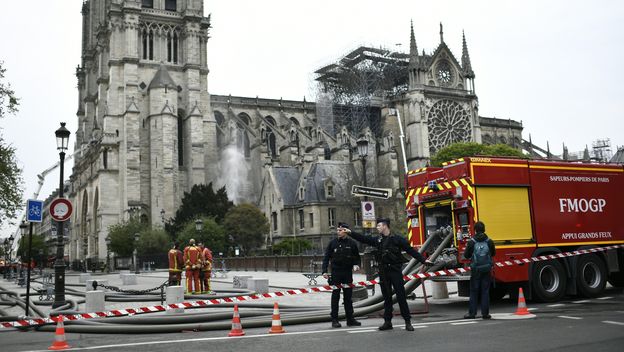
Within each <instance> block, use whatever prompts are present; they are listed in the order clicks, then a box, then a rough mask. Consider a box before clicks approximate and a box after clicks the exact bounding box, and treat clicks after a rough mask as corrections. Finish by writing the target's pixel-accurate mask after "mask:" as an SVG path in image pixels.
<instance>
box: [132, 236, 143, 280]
mask: <svg viewBox="0 0 624 352" xmlns="http://www.w3.org/2000/svg"><path fill="white" fill-rule="evenodd" d="M139 237H141V235H139V234H138V233H135V234H134V251H132V257H133V260H134V273H135V274H138V273H139V262H138V261H137V243H139Z"/></svg>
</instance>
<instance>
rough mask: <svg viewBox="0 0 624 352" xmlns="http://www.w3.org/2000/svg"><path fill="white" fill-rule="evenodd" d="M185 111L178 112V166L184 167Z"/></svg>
mask: <svg viewBox="0 0 624 352" xmlns="http://www.w3.org/2000/svg"><path fill="white" fill-rule="evenodd" d="M183 113H184V110H182V109H180V110H178V166H183V165H184V119H183V118H182V115H183Z"/></svg>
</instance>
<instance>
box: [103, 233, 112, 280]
mask: <svg viewBox="0 0 624 352" xmlns="http://www.w3.org/2000/svg"><path fill="white" fill-rule="evenodd" d="M104 240H105V241H106V273H107V274H108V273H110V243H111V239H110V235H109V236H106V238H105V239H104Z"/></svg>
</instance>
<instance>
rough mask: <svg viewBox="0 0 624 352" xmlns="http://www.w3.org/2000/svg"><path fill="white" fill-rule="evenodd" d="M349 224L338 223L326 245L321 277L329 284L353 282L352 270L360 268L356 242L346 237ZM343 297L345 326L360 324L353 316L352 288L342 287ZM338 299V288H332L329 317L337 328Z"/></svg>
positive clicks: (338, 323) (338, 325) (338, 324)
mask: <svg viewBox="0 0 624 352" xmlns="http://www.w3.org/2000/svg"><path fill="white" fill-rule="evenodd" d="M347 229H349V225H348V224H346V223H344V222H339V223H338V228H337V229H336V231H337V234H338V237H336V238H334V239H333V240H331V241H330V242H329V244H328V245H327V249H326V250H325V257H324V258H323V267H322V272H323V277H324V278H325V279H328V283H329V284H330V285H336V284H351V283H353V271H357V270H359V269H360V252H359V250H358V247H357V243H356V242H355V241H354V240H352V239H350V238H349V237H347V232H346V230H347ZM330 262H331V276H329V275H328V274H327V268H328V266H329V263H330ZM342 292H343V295H344V299H343V304H344V311H345V315H346V317H347V326H360V325H362V323H360V322H359V321H357V320H355V318H354V317H353V301H352V299H351V297H352V296H353V288H351V287H349V288H343V289H342ZM339 301H340V288H338V289H336V290H332V296H331V313H330V316H331V319H332V327H334V328H339V327H341V326H342V325H340V322H339V321H338V302H339Z"/></svg>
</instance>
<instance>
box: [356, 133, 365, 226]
mask: <svg viewBox="0 0 624 352" xmlns="http://www.w3.org/2000/svg"><path fill="white" fill-rule="evenodd" d="M355 144H356V145H357V150H358V155H359V156H360V160H362V182H363V183H364V187H366V186H368V185H367V184H366V157H368V139H366V138H365V137H364V136H363V135H360V138H358V140H357V141H356V142H355ZM364 201H365V202H366V201H368V197H367V196H364ZM362 226H364V224H362ZM364 232H368V231H367V229H364Z"/></svg>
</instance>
